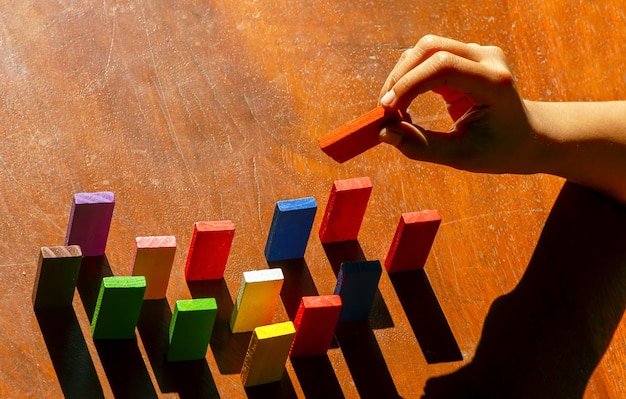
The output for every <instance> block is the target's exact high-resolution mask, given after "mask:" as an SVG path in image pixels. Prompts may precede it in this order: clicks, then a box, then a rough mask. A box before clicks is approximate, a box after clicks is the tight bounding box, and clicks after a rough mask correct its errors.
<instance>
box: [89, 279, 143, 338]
mask: <svg viewBox="0 0 626 399" xmlns="http://www.w3.org/2000/svg"><path fill="white" fill-rule="evenodd" d="M145 292H146V278H145V277H144V276H114V277H105V278H103V279H102V283H101V284H100V292H99V294H98V300H97V301H96V309H95V311H94V314H93V319H92V321H91V334H92V335H93V338H94V339H131V338H133V337H134V336H135V328H136V327H137V321H138V320H139V314H140V313H141V306H142V305H143V296H144V294H145Z"/></svg>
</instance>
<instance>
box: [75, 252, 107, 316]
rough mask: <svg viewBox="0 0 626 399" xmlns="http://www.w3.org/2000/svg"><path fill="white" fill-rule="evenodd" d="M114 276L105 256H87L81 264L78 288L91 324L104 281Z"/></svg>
mask: <svg viewBox="0 0 626 399" xmlns="http://www.w3.org/2000/svg"><path fill="white" fill-rule="evenodd" d="M112 275H113V271H112V270H111V266H110V265H109V261H108V260H107V257H106V256H105V255H102V256H86V257H84V258H83V260H82V262H81V264H80V273H79V274H78V281H77V282H76V288H77V290H78V294H79V295H80V299H81V302H82V303H83V307H84V308H85V312H86V313H87V317H88V318H89V321H90V322H91V319H92V318H93V312H94V310H95V308H96V302H97V300H98V293H99V291H100V284H101V282H102V279H103V278H104V277H110V276H112Z"/></svg>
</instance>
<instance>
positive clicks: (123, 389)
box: [94, 338, 158, 399]
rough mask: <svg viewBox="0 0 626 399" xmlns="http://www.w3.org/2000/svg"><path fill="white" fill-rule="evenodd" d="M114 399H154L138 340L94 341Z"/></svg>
mask: <svg viewBox="0 0 626 399" xmlns="http://www.w3.org/2000/svg"><path fill="white" fill-rule="evenodd" d="M94 342H95V344H96V349H97V351H98V356H99V357H100V361H101V362H102V367H103V368H104V372H105V373H106V375H107V379H108V380H109V384H110V386H111V390H112V391H113V396H114V397H115V398H122V399H125V398H128V399H131V398H146V399H149V398H157V397H158V395H157V393H156V391H155V389H154V386H153V385H152V380H151V379H150V374H148V370H147V369H146V364H145V363H144V361H143V357H142V355H141V351H140V350H139V346H138V344H137V339H136V338H133V339H99V340H94Z"/></svg>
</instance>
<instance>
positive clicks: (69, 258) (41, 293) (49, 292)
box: [33, 245, 83, 309]
mask: <svg viewBox="0 0 626 399" xmlns="http://www.w3.org/2000/svg"><path fill="white" fill-rule="evenodd" d="M82 259H83V255H82V252H81V251H80V247H79V246H78V245H70V246H56V247H41V250H40V251H39V262H38V263H37V274H36V275H35V286H34V288H33V307H34V308H35V309H40V308H57V307H64V306H72V299H73V298H74V289H75V288H76V282H77V281H78V273H79V272H80V262H81V260H82Z"/></svg>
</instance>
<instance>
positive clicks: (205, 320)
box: [167, 298, 217, 362]
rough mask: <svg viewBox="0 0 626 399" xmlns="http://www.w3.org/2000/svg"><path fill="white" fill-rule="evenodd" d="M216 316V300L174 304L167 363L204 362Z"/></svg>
mask: <svg viewBox="0 0 626 399" xmlns="http://www.w3.org/2000/svg"><path fill="white" fill-rule="evenodd" d="M216 316H217V302H216V301H215V298H197V299H181V300H178V301H176V307H175V308H174V315H173V316H172V321H171V323H170V334H169V346H168V350H167V360H168V361H170V362H174V361H181V360H198V359H204V357H205V356H206V351H207V348H208V346H209V341H210V340H211V333H212V332H213V325H214V324H215V318H216Z"/></svg>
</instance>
